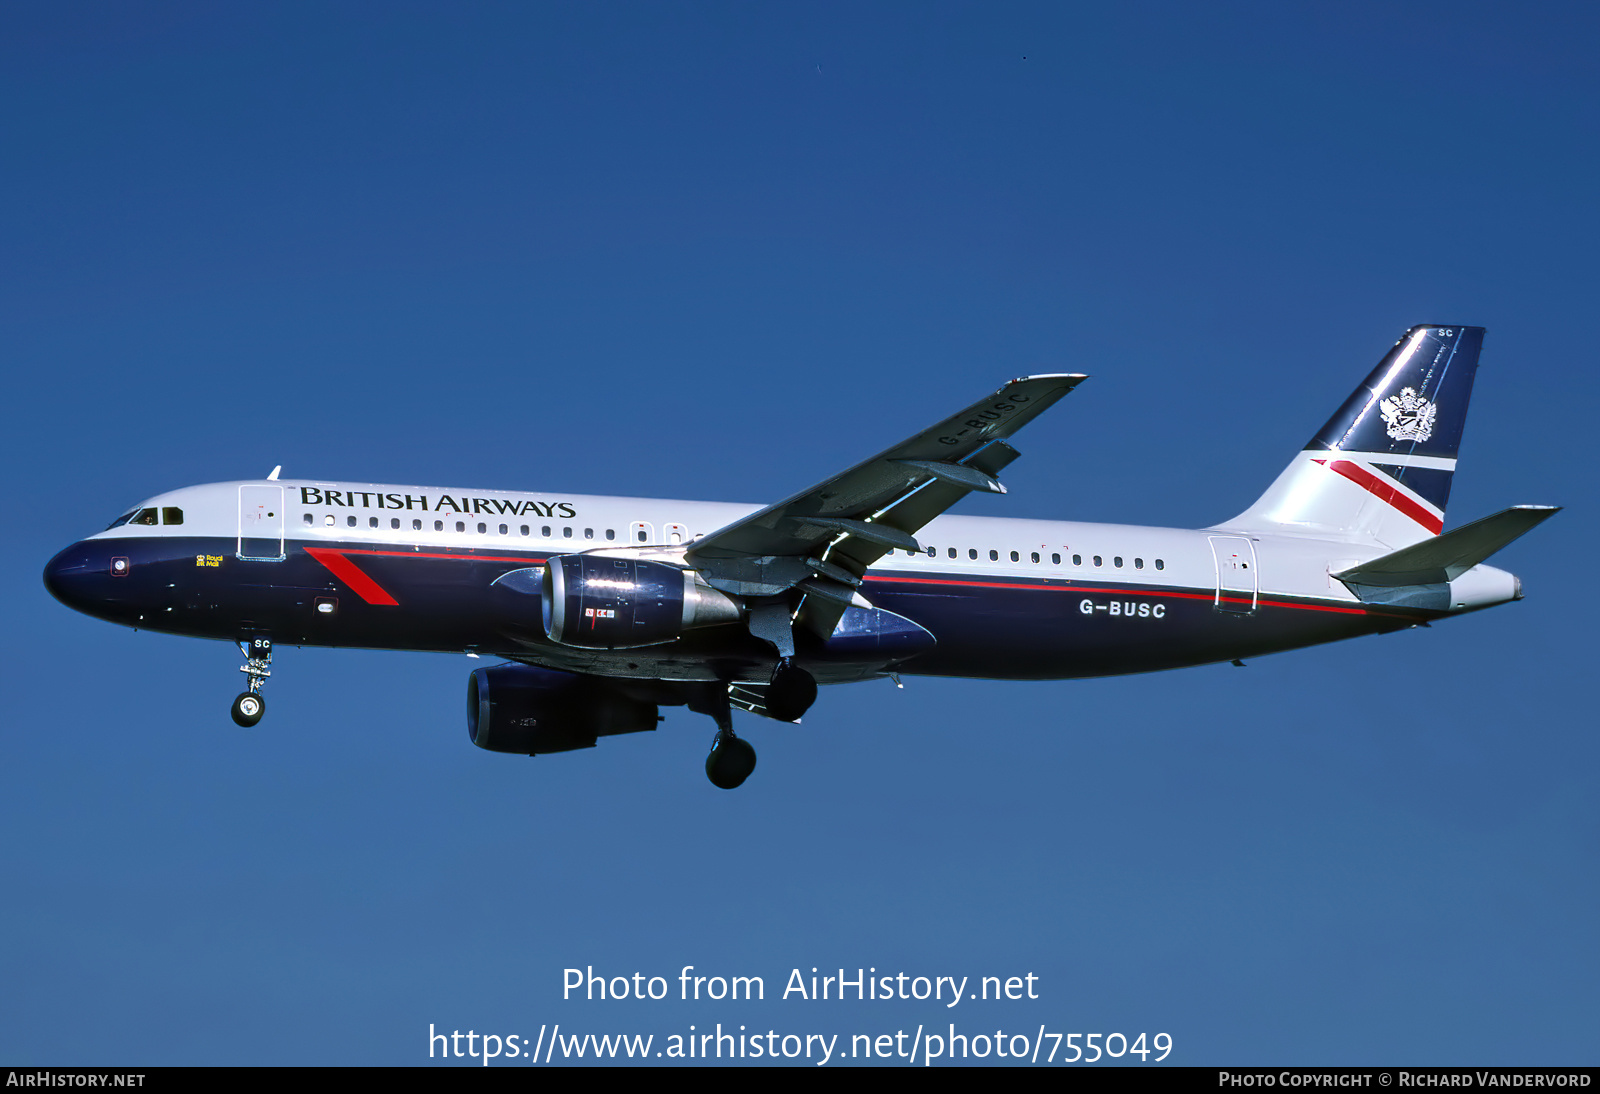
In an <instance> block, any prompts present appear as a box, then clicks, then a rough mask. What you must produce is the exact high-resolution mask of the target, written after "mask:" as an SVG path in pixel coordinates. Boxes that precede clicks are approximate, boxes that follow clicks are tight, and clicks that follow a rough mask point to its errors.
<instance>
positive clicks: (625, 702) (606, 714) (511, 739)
mask: <svg viewBox="0 0 1600 1094" xmlns="http://www.w3.org/2000/svg"><path fill="white" fill-rule="evenodd" d="M656 721H657V707H656V704H654V703H649V702H645V701H643V700H641V699H635V698H634V697H632V696H631V695H627V694H624V693H623V692H622V691H621V690H619V689H618V688H617V687H616V686H614V685H611V684H608V683H607V682H605V681H604V680H600V679H596V678H594V677H585V676H575V675H573V674H572V673H570V672H558V671H557V670H555V669H545V668H538V667H536V666H534V665H519V664H514V663H512V664H504V665H492V666H489V667H486V668H481V669H474V670H473V672H472V675H471V676H469V677H467V736H468V737H470V738H471V739H472V743H473V744H475V745H477V746H478V747H479V748H486V749H488V750H489V751H491V752H519V753H522V754H524V755H529V756H531V755H536V754H538V753H541V752H570V751H571V750H572V749H575V748H593V747H594V745H595V741H596V740H597V739H598V738H600V737H610V736H614V735H616V734H618V733H639V732H642V731H644V730H649V729H655V728H656Z"/></svg>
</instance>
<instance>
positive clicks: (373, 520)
mask: <svg viewBox="0 0 1600 1094" xmlns="http://www.w3.org/2000/svg"><path fill="white" fill-rule="evenodd" d="M377 526H378V518H377V517H368V518H367V527H368V528H376V527H377Z"/></svg>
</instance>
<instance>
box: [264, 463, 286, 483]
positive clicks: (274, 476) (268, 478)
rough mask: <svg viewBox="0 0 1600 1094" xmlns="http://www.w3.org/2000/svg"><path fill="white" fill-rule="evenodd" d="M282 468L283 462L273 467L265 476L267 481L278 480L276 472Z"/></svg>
mask: <svg viewBox="0 0 1600 1094" xmlns="http://www.w3.org/2000/svg"><path fill="white" fill-rule="evenodd" d="M282 470H283V464H281V463H280V464H279V465H278V466H277V467H274V468H273V469H272V474H270V475H268V476H267V481H268V482H277V481H278V472H279V471H282Z"/></svg>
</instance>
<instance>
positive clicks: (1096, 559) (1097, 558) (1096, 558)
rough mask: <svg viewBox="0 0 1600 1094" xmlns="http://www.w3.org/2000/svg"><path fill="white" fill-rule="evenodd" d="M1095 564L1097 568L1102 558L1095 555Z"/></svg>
mask: <svg viewBox="0 0 1600 1094" xmlns="http://www.w3.org/2000/svg"><path fill="white" fill-rule="evenodd" d="M1094 564H1095V565H1096V566H1098V565H1100V556H1099V555H1095V556H1094Z"/></svg>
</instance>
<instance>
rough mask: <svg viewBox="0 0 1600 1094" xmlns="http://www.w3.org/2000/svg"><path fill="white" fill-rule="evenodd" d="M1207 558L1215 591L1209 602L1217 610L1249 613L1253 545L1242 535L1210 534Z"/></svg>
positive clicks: (1256, 585)
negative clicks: (1214, 580) (1212, 565)
mask: <svg viewBox="0 0 1600 1094" xmlns="http://www.w3.org/2000/svg"><path fill="white" fill-rule="evenodd" d="M1208 538H1209V539H1210V540H1211V561H1212V563H1213V564H1214V565H1215V567H1216V573H1217V594H1216V600H1214V601H1213V602H1212V605H1213V607H1215V608H1216V610H1217V611H1219V612H1232V613H1234V614H1236V615H1250V614H1252V613H1253V612H1254V611H1255V610H1256V599H1257V592H1258V590H1259V588H1260V584H1259V582H1258V581H1257V569H1256V548H1255V544H1254V543H1252V542H1250V540H1248V539H1246V538H1245V537H1244V536H1210V537H1208Z"/></svg>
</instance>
